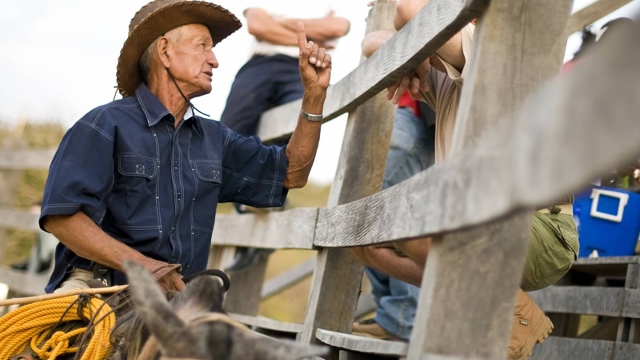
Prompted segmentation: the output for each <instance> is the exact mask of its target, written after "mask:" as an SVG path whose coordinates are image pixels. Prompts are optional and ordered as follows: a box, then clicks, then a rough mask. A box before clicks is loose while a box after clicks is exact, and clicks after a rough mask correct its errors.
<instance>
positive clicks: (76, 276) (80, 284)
mask: <svg viewBox="0 0 640 360" xmlns="http://www.w3.org/2000/svg"><path fill="white" fill-rule="evenodd" d="M92 279H93V271H89V270H82V269H77V268H76V269H73V271H71V273H70V274H69V276H68V277H67V279H66V280H65V281H63V282H62V283H61V284H60V286H58V288H57V289H55V290H54V291H53V293H54V294H55V293H60V292H64V291H69V290H75V289H89V285H87V282H88V281H89V280H92Z"/></svg>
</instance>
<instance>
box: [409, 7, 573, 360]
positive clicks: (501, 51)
mask: <svg viewBox="0 0 640 360" xmlns="http://www.w3.org/2000/svg"><path fill="white" fill-rule="evenodd" d="M571 4H572V1H571V0H560V1H559V0H541V1H535V2H531V1H526V0H492V1H491V4H490V5H489V8H488V10H487V12H486V13H485V14H484V16H483V17H482V18H481V19H480V21H479V25H478V26H477V27H476V31H477V34H476V37H475V47H474V50H473V59H471V60H470V61H469V62H468V63H467V64H466V65H465V66H469V67H470V68H469V69H467V71H468V74H467V77H466V78H465V83H464V85H463V88H462V94H461V102H460V105H459V109H458V116H457V120H456V121H457V122H456V128H455V130H454V139H453V145H452V146H453V148H452V154H454V155H455V154H459V153H463V152H464V151H465V150H466V151H469V150H471V151H474V152H478V150H479V149H478V147H477V146H475V144H476V143H477V142H478V140H479V139H481V138H482V137H484V136H486V135H487V134H490V133H491V132H492V130H491V129H494V128H495V127H496V125H497V124H499V123H500V119H501V117H504V116H506V115H508V114H510V113H512V112H514V111H515V110H516V109H518V108H519V107H520V106H521V105H522V103H523V102H524V99H525V98H526V97H527V96H528V95H529V94H530V93H531V92H532V91H533V90H534V89H535V88H536V87H537V86H538V85H539V84H540V83H541V82H542V81H543V80H544V79H547V78H549V77H551V76H552V74H553V73H554V72H556V71H557V69H559V67H560V64H561V61H562V54H563V53H564V48H563V47H560V46H558V44H559V42H560V40H561V39H562V36H563V32H564V29H565V26H566V21H567V19H568V16H569V13H570V9H571ZM498 64H499V66H498ZM503 124H504V125H503V126H505V127H506V128H507V129H508V130H507V132H506V134H511V133H512V132H513V130H512V129H510V126H509V125H510V123H508V122H507V123H503ZM506 138H507V137H503V138H502V139H506ZM480 151H481V150H480ZM465 155H469V154H468V153H467V154H465ZM481 164H482V163H481ZM482 165H483V166H484V165H486V164H482ZM492 165H493V164H492ZM498 174H499V173H494V174H493V176H494V177H496V178H501V177H503V176H504V178H505V179H508V180H507V181H509V182H511V181H514V179H509V175H507V173H503V174H504V175H498ZM452 175H453V174H452ZM529 175H531V174H529ZM454 176H456V175H454ZM457 180H459V181H458V183H457V185H459V186H462V187H464V186H465V185H469V182H468V180H470V178H462V179H460V178H458V179H457ZM489 181H490V180H489ZM493 185H496V182H494V184H493ZM476 190H477V189H476ZM495 190H497V191H500V190H499V189H495ZM491 194H492V195H495V194H494V193H493V192H491ZM451 200H453V199H446V200H445V201H451ZM459 201H460V203H459V204H456V205H457V207H466V209H465V210H466V211H469V210H472V211H476V210H478V206H479V205H480V204H478V203H474V202H473V201H472V200H471V199H465V198H460V199H459ZM482 206H484V207H491V206H492V202H491V201H489V202H487V203H485V204H483V205H482ZM470 208H471V209H470ZM466 211H463V212H466ZM451 215H453V216H456V215H454V214H453V213H451ZM531 219H532V216H531V212H530V211H527V210H525V211H519V212H516V213H513V215H511V216H509V217H506V218H504V219H501V220H498V221H494V222H491V223H489V224H486V225H484V226H481V227H475V228H470V229H468V230H462V231H458V232H455V233H450V234H446V235H444V236H443V237H442V238H439V237H438V238H435V240H434V242H433V247H432V249H431V251H430V252H429V256H428V259H427V264H426V269H425V272H424V276H423V279H422V286H421V293H420V301H419V304H418V312H417V314H416V318H415V321H414V328H413V332H412V336H411V341H410V344H409V350H408V353H407V359H408V360H419V359H421V358H424V357H423V355H425V354H428V355H429V356H428V357H427V358H432V359H435V358H438V357H442V358H446V357H460V358H469V357H476V358H484V359H499V358H504V356H505V353H506V351H507V345H508V341H509V334H510V327H511V322H512V318H513V308H514V303H515V299H516V292H517V289H518V287H519V285H520V281H521V276H522V271H523V266H524V262H525V256H526V252H527V244H528V241H529V233H530V227H531Z"/></svg>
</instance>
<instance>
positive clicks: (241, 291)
mask: <svg viewBox="0 0 640 360" xmlns="http://www.w3.org/2000/svg"><path fill="white" fill-rule="evenodd" d="M268 261H269V254H266V253H261V254H260V255H259V256H258V259H257V262H256V264H255V265H253V266H251V267H249V268H247V269H245V270H241V271H228V272H227V273H228V274H229V277H230V279H231V284H232V286H231V287H230V288H229V291H228V292H227V293H226V295H225V298H224V309H225V310H226V311H229V312H232V313H237V314H243V315H256V314H258V307H259V305H260V299H261V297H260V291H261V290H262V284H263V282H264V276H265V274H266V272H267V262H268Z"/></svg>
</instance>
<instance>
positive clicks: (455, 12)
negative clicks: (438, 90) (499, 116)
mask: <svg viewBox="0 0 640 360" xmlns="http://www.w3.org/2000/svg"><path fill="white" fill-rule="evenodd" d="M488 3H489V0H431V1H430V2H429V3H428V4H427V5H426V6H425V7H424V9H422V11H421V12H420V13H419V14H418V15H416V17H415V18H414V20H412V21H411V22H409V23H408V24H407V26H405V28H403V29H402V30H401V31H400V32H398V34H397V35H396V36H394V37H393V38H392V39H391V40H389V41H387V42H386V43H385V44H384V45H383V46H382V47H381V48H380V49H379V50H378V51H376V53H374V54H373V55H372V56H371V57H370V58H369V60H367V61H366V62H364V63H362V64H360V66H358V67H357V68H356V69H355V70H353V71H352V72H351V73H349V74H348V75H347V76H345V77H344V78H343V79H342V80H340V81H339V82H338V83H336V84H335V85H332V86H331V87H329V90H328V92H327V101H326V102H325V106H324V116H325V121H329V120H331V119H334V118H336V117H338V116H340V115H342V114H344V113H345V112H348V111H351V110H354V109H355V108H356V107H358V106H359V105H361V104H363V103H364V102H365V101H367V100H368V99H370V98H372V97H373V96H374V95H376V94H378V93H379V92H380V91H382V90H383V89H385V88H386V87H387V86H389V85H391V84H392V83H393V82H394V81H396V80H397V79H399V78H400V77H401V76H402V75H403V74H405V73H406V72H407V71H409V70H411V69H413V68H415V66H416V65H417V64H418V63H420V62H422V61H423V60H424V59H425V58H427V57H428V56H429V55H430V54H433V53H434V52H435V50H436V49H438V48H439V47H440V46H441V45H442V44H444V43H445V42H446V41H447V40H449V39H450V38H451V36H453V34H455V33H457V32H458V31H459V30H460V29H462V28H463V27H464V26H465V25H466V24H468V23H469V21H471V20H472V19H474V18H476V17H478V16H479V15H480V14H481V13H482V12H483V11H484V9H485V8H486V6H487V4H488ZM300 104H301V102H300V101H295V102H291V103H288V104H286V105H282V106H279V107H277V108H274V109H272V110H270V111H268V112H266V113H265V114H264V115H263V116H262V117H261V119H260V125H259V127H258V136H259V137H260V138H261V139H263V140H272V139H276V138H282V137H286V136H288V135H289V134H291V133H292V132H293V130H294V129H295V125H296V121H297V119H298V115H297V114H298V111H299V110H300Z"/></svg>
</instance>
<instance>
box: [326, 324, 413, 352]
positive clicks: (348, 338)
mask: <svg viewBox="0 0 640 360" xmlns="http://www.w3.org/2000/svg"><path fill="white" fill-rule="evenodd" d="M316 337H317V338H318V340H320V341H321V342H323V343H325V344H327V345H331V346H334V347H337V348H341V349H346V350H351V351H357V352H362V353H367V354H375V355H386V356H404V355H406V354H407V344H406V343H404V342H400V341H387V340H378V339H372V338H367V337H362V336H356V335H351V334H343V333H339V332H335V331H329V330H323V329H318V330H317V331H316Z"/></svg>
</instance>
